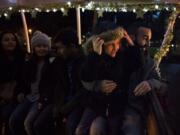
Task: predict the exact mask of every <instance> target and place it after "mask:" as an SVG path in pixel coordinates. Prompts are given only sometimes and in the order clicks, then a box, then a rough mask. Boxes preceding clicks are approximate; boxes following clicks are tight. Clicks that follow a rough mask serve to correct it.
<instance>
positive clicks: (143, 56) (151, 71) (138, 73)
mask: <svg viewBox="0 0 180 135" xmlns="http://www.w3.org/2000/svg"><path fill="white" fill-rule="evenodd" d="M125 54H126V58H127V61H128V63H129V64H128V65H129V66H128V67H127V68H126V69H128V70H130V71H131V77H130V83H129V92H128V93H129V94H128V95H129V98H128V105H129V106H130V107H132V108H133V109H135V110H136V111H138V112H139V113H140V115H141V116H142V117H144V118H145V116H146V115H147V113H148V110H149V106H148V105H149V100H148V97H147V95H144V96H135V95H134V93H133V91H134V89H135V88H136V86H137V85H138V84H139V83H141V82H142V81H145V80H146V81H148V82H149V84H150V86H151V88H152V90H156V89H160V87H161V82H160V81H159V80H160V74H159V73H158V71H157V70H156V69H155V66H154V65H155V62H154V60H153V59H152V58H150V56H149V55H148V52H146V51H144V50H142V49H141V48H139V47H137V46H134V47H129V48H128V49H127V50H126V53H125Z"/></svg>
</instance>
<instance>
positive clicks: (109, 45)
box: [76, 28, 133, 135]
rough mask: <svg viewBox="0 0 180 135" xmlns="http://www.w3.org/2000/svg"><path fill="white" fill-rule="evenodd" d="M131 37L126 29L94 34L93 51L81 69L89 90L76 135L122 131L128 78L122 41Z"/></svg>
mask: <svg viewBox="0 0 180 135" xmlns="http://www.w3.org/2000/svg"><path fill="white" fill-rule="evenodd" d="M123 38H125V39H126V40H128V41H129V43H130V44H131V45H133V42H132V40H131V39H130V38H129V36H128V34H127V33H126V31H125V30H124V29H123V28H116V29H114V30H112V31H107V32H104V33H102V34H100V35H97V36H94V37H92V38H91V39H90V40H89V41H88V42H89V45H90V47H87V49H89V51H90V53H89V54H88V56H87V61H86V62H85V64H84V66H83V68H82V74H81V78H82V83H83V85H84V87H85V88H86V89H87V90H89V91H90V95H89V99H87V105H86V110H85V112H84V114H83V116H82V119H81V121H80V123H79V125H78V127H77V130H76V134H77V135H86V134H90V135H100V134H101V135H106V134H112V135H116V134H121V130H120V129H121V124H122V120H123V112H124V109H125V106H126V104H127V92H126V91H127V86H128V77H127V72H126V71H125V69H124V65H125V62H124V61H123V53H122V52H121V41H122V39H123Z"/></svg>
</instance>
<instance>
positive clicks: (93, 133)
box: [76, 108, 122, 135]
mask: <svg viewBox="0 0 180 135" xmlns="http://www.w3.org/2000/svg"><path fill="white" fill-rule="evenodd" d="M121 123H122V117H121V116H119V115H116V116H113V117H110V118H106V117H103V116H97V114H96V113H95V112H94V111H93V110H91V109H89V108H87V109H86V110H85V111H84V113H83V116H82V118H81V121H80V123H79V125H78V127H77V129H76V135H89V133H90V135H106V134H108V135H122V131H121V125H122V124H121Z"/></svg>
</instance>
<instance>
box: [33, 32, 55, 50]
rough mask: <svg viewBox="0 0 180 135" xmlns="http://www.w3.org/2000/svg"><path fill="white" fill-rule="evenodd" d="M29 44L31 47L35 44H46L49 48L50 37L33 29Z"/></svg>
mask: <svg viewBox="0 0 180 135" xmlns="http://www.w3.org/2000/svg"><path fill="white" fill-rule="evenodd" d="M31 45H32V46H33V47H35V46H37V45H47V46H48V47H49V48H50V47H51V38H50V37H49V36H48V35H46V34H45V33H42V32H41V31H35V32H34V34H33V36H32V38H31Z"/></svg>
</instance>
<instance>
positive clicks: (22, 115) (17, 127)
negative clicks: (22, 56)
mask: <svg viewBox="0 0 180 135" xmlns="http://www.w3.org/2000/svg"><path fill="white" fill-rule="evenodd" d="M31 45H32V48H33V54H32V57H31V58H30V59H29V61H27V62H26V65H25V67H24V72H23V79H22V82H21V86H20V87H19V94H18V97H19V101H21V103H20V104H19V105H18V107H17V108H16V110H15V111H14V112H13V114H12V115H11V118H10V122H9V124H10V129H11V132H12V134H13V135H14V134H16V135H23V134H25V131H26V133H27V134H28V135H32V134H33V132H34V131H33V126H34V123H36V122H35V120H37V119H38V118H39V117H41V116H43V118H49V116H50V117H51V116H52V115H49V113H50V112H51V111H52V107H51V106H49V104H50V98H49V97H46V96H47V95H48V96H51V95H52V94H51V93H53V92H51V90H52V89H53V86H55V83H56V81H55V80H56V79H57V78H58V77H57V75H58V74H56V71H57V69H55V68H54V67H53V64H54V58H51V57H50V56H49V52H50V47H51V40H50V38H49V37H48V36H47V35H46V34H44V33H42V32H40V31H36V32H35V33H34V34H33V36H32V39H31ZM56 68H58V66H57V67H56ZM58 70H60V69H58ZM52 71H53V73H54V74H52ZM47 93H48V94H47ZM45 95H46V96H45ZM40 112H41V113H40ZM46 116H48V117H46ZM41 120H44V119H42V118H41ZM44 124H45V123H44ZM36 125H37V124H36ZM24 126H25V127H24ZM49 128H50V127H49ZM49 128H48V129H49ZM43 130H47V129H43Z"/></svg>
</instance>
